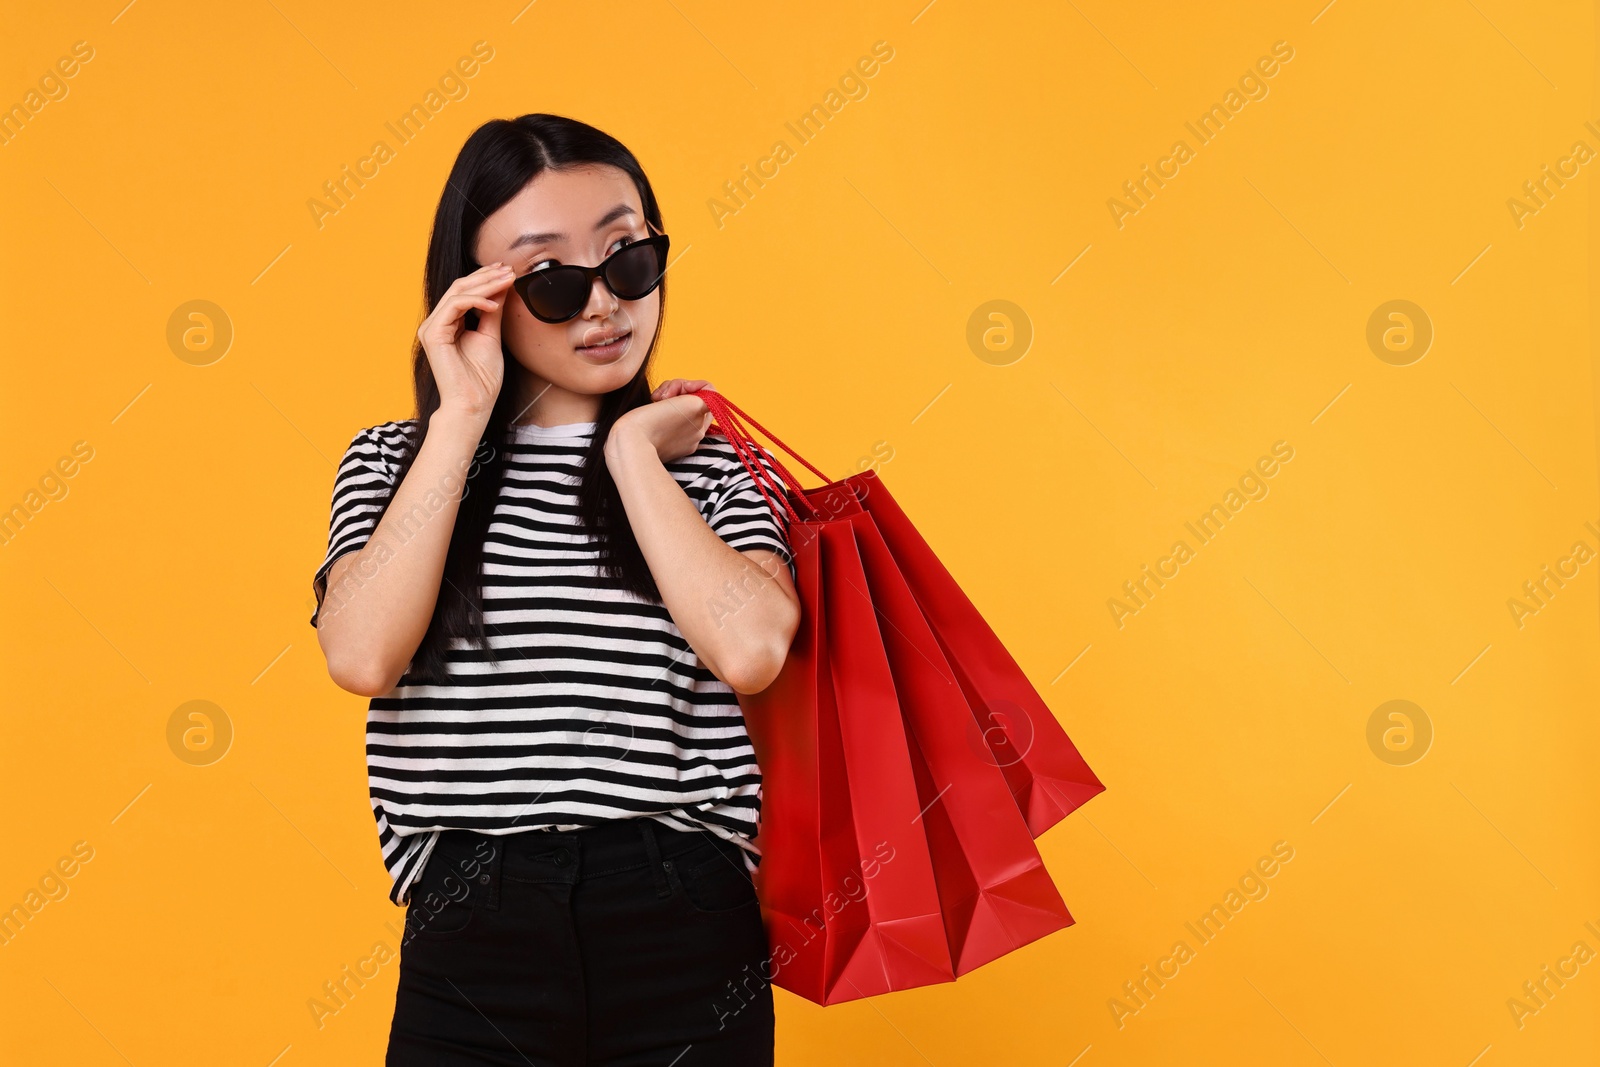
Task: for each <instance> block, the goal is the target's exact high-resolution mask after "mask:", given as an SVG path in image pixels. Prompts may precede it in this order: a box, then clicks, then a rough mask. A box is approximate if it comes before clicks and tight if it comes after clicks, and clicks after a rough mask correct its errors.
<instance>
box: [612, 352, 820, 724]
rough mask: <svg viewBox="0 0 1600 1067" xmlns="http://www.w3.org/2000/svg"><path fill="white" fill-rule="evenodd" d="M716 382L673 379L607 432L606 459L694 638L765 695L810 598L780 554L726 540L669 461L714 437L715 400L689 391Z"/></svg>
mask: <svg viewBox="0 0 1600 1067" xmlns="http://www.w3.org/2000/svg"><path fill="white" fill-rule="evenodd" d="M706 384H707V383H705V382H702V381H690V382H683V381H682V380H681V379H673V380H672V381H670V382H667V383H665V384H663V385H662V386H660V387H659V388H658V389H657V390H656V392H655V393H654V394H653V402H652V403H650V404H646V405H644V406H642V407H638V408H635V409H634V410H632V411H629V412H626V413H625V414H624V415H623V416H622V417H621V418H619V419H618V420H617V422H616V424H615V425H614V426H613V427H612V428H611V434H610V436H609V437H608V438H607V439H606V445H605V459H606V466H607V468H608V469H609V470H610V472H611V478H612V480H613V481H615V482H616V485H617V491H618V493H619V494H620V495H621V497H622V506H623V508H624V509H625V510H626V511H627V513H628V523H629V525H630V526H632V527H633V534H634V537H635V539H636V540H637V541H638V542H639V548H640V550H641V551H642V552H643V553H644V558H645V562H646V563H648V564H649V566H650V573H651V574H652V575H653V576H654V577H655V580H656V587H657V588H658V589H660V591H661V600H662V603H663V604H664V605H665V606H666V609H667V611H668V613H670V614H671V615H672V621H673V622H674V623H675V624H676V625H677V627H678V630H679V632H680V633H682V634H683V637H684V640H686V641H687V642H689V647H690V648H692V649H694V651H695V655H697V656H699V657H700V662H702V663H704V664H705V665H706V668H707V669H708V670H710V671H711V673H712V674H714V675H716V676H717V677H718V678H720V679H722V681H724V682H726V683H727V684H728V686H729V687H730V688H731V689H733V691H734V692H736V693H759V692H760V691H761V690H763V689H765V688H766V687H767V686H768V685H770V684H772V680H773V679H774V678H776V677H777V676H778V672H779V671H780V670H782V669H783V662H784V660H785V659H786V658H787V657H788V654H789V646H790V644H791V642H793V640H794V635H795V631H796V630H797V629H799V626H800V598H799V595H798V594H797V593H796V592H795V588H794V580H793V578H792V577H791V576H790V574H789V567H788V564H786V563H785V562H784V561H783V559H782V557H780V556H779V555H778V553H776V552H774V551H772V550H770V549H756V550H751V551H748V552H741V551H740V550H738V549H736V548H734V547H733V546H732V545H730V544H728V543H727V542H726V541H724V540H723V539H722V538H721V537H719V536H718V535H717V532H716V531H715V530H713V529H712V528H711V526H710V524H709V523H707V521H706V519H705V518H704V517H703V516H702V515H701V514H700V509H699V508H697V507H696V506H695V504H694V501H692V500H690V499H689V496H688V494H687V493H685V492H684V490H683V486H681V485H679V484H678V480H677V479H676V478H674V477H673V476H672V473H671V472H670V471H668V470H667V469H666V467H665V465H664V464H665V463H666V462H669V461H671V460H674V459H678V458H681V457H682V456H686V455H688V454H690V453H691V452H693V451H694V450H695V449H696V448H697V447H698V446H699V444H700V440H701V439H702V438H703V437H704V436H705V431H706V429H707V428H708V427H709V426H710V424H711V413H710V411H709V410H708V409H707V408H706V405H705V401H703V400H701V399H700V398H699V397H697V396H694V395H692V393H691V394H688V395H683V393H684V390H691V389H699V388H701V387H703V386H704V385H706Z"/></svg>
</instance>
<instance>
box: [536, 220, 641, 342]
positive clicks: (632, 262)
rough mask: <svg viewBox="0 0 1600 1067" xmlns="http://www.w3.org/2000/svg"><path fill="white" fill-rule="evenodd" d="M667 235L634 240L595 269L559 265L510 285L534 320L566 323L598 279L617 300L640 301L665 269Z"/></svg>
mask: <svg viewBox="0 0 1600 1067" xmlns="http://www.w3.org/2000/svg"><path fill="white" fill-rule="evenodd" d="M668 243H669V242H668V239H667V235H666V234H664V233H663V234H657V235H656V236H654V237H646V238H644V239H643V240H639V241H633V242H631V243H629V244H628V245H625V246H624V247H622V248H619V249H617V250H616V251H615V252H613V253H611V255H609V256H607V257H606V258H605V259H604V260H603V261H602V262H601V263H600V265H599V266H598V267H579V266H576V265H575V264H570V263H561V264H557V265H556V266H554V267H543V268H541V269H539V270H535V271H530V272H529V273H527V274H524V275H523V276H522V277H520V278H518V279H517V280H516V281H514V282H512V283H511V288H513V289H515V290H516V291H517V295H518V296H520V297H522V302H523V303H524V304H526V305H528V310H529V311H531V312H532V313H533V314H534V317H536V318H538V319H541V320H543V321H544V322H566V321H567V320H568V319H572V318H575V317H577V315H578V313H579V312H581V311H582V310H583V309H584V308H585V307H586V306H588V303H589V290H590V289H592V288H593V287H594V280H595V279H596V278H599V279H601V280H602V281H604V282H605V283H606V288H607V289H610V290H611V292H612V294H613V295H615V296H616V297H617V299H619V300H641V299H643V298H644V297H647V296H649V295H650V294H651V293H652V292H654V291H655V288H656V286H658V285H660V284H661V278H662V276H663V275H664V274H665V273H666V269H667V246H668Z"/></svg>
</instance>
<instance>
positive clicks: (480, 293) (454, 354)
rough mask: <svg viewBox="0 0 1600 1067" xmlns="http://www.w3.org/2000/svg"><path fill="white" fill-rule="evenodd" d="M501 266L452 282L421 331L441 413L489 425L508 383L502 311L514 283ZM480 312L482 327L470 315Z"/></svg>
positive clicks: (419, 337) (418, 331) (483, 268)
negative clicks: (469, 324) (473, 325)
mask: <svg viewBox="0 0 1600 1067" xmlns="http://www.w3.org/2000/svg"><path fill="white" fill-rule="evenodd" d="M513 277H514V276H513V274H512V272H511V268H510V267H507V266H505V265H504V264H503V263H491V264H489V265H488V266H485V267H479V268H478V269H477V270H475V271H473V272H472V273H471V274H466V275H463V276H462V277H460V278H457V279H456V280H455V281H453V282H451V283H450V288H448V289H446V290H445V292H444V296H442V297H440V298H439V303H438V306H437V307H435V308H434V309H433V311H432V312H431V313H430V314H429V315H428V317H427V318H426V319H424V320H423V321H422V325H421V326H419V327H418V328H417V339H418V340H420V341H421V342H422V350H423V351H424V352H425V353H427V356H428V366H430V367H431V368H433V379H434V381H435V382H436V383H438V386H439V408H440V410H441V411H443V410H446V409H449V410H451V411H454V412H457V413H460V414H463V415H467V416H471V417H473V418H482V419H484V420H487V419H488V418H489V412H490V411H492V410H493V409H494V402H495V398H497V397H498V396H499V395H500V387H501V385H502V384H503V381H504V378H505V370H506V368H505V356H504V355H503V354H502V353H501V350H500V322H501V309H502V308H503V307H504V305H505V301H506V294H507V293H508V292H510V286H511V282H512V279H513ZM469 310H476V311H477V312H478V328H477V329H476V330H468V329H467V328H466V314H467V312H468V311H469Z"/></svg>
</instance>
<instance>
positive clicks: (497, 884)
mask: <svg viewBox="0 0 1600 1067" xmlns="http://www.w3.org/2000/svg"><path fill="white" fill-rule="evenodd" d="M667 245H668V240H667V238H666V236H665V235H663V233H662V221H661V214H660V209H659V207H658V206H657V204H656V199H655V195H654V193H653V191H652V190H651V186H650V182H649V181H648V179H647V178H646V177H645V175H644V172H643V170H642V169H641V168H640V166H639V163H638V161H637V160H636V159H635V158H634V156H633V154H632V153H631V152H629V151H628V150H627V149H626V148H625V147H623V145H622V144H621V143H619V142H618V141H616V140H615V139H614V138H612V137H610V136H608V135H606V134H605V133H602V132H601V131H599V130H597V129H594V128H593V127H591V126H587V125H585V124H583V123H581V122H576V121H573V120H571V119H566V118H561V117H558V116H554V115H543V114H535V115H524V116H522V117H521V118H518V119H515V120H510V121H508V120H495V121H492V122H489V123H487V124H485V125H484V126H482V127H481V128H479V129H478V130H477V131H475V132H474V133H473V134H472V136H471V137H470V138H469V139H468V140H467V142H466V144H465V146H464V147H463V148H462V150H461V154H460V156H459V157H458V158H457V160H456V163H455V166H454V167H453V169H452V171H451V173H450V177H449V179H448V180H447V182H446V184H445V190H444V193H443V195H442V197H441V199H440V202H439V207H438V211H437V213H436V214H435V216H434V224H433V233H432V237H431V239H430V242H429V246H428V260H427V279H426V284H427V307H429V308H431V309H432V310H431V312H430V313H429V314H428V316H427V318H426V320H425V321H424V322H423V323H422V326H421V327H420V328H419V329H418V331H417V338H418V343H417V345H416V347H415V349H414V352H413V367H414V369H413V377H414V385H415V391H416V402H417V415H416V417H415V418H412V419H406V420H403V421H398V422H388V423H383V424H381V425H378V426H373V427H369V428H367V429H364V430H362V431H361V432H360V433H358V434H357V435H356V436H355V439H354V440H353V441H352V442H351V444H350V448H349V450H348V451H347V452H346V453H345V456H344V460H343V462H342V463H341V464H340V467H339V471H338V474H337V476H336V479H335V486H334V493H333V509H332V517H331V520H330V528H329V536H328V552H327V558H326V559H325V560H324V562H323V564H322V566H321V567H320V568H319V569H318V571H317V574H316V578H315V580H314V588H315V591H316V596H317V605H318V608H317V613H316V614H313V616H312V619H311V621H312V624H313V625H315V626H316V627H317V636H318V640H319V642H320V643H321V645H322V649H323V652H324V654H325V655H326V657H327V661H328V671H329V674H330V675H331V676H332V678H333V680H334V681H335V682H336V683H338V684H339V686H341V687H342V688H344V689H347V690H349V691H351V692H354V693H359V694H362V695H364V696H369V697H371V698H372V701H371V705H370V710H369V711H368V715H367V763H368V775H369V783H370V791H371V799H372V807H373V813H374V815H375V816H376V819H377V824H378V827H377V828H378V836H379V842H380V844H381V846H382V850H383V858H384V863H385V866H386V867H387V868H388V871H389V874H390V876H391V878H392V880H393V887H392V890H391V894H390V899H391V900H392V901H394V902H395V903H396V904H405V905H407V912H406V934H405V937H404V938H403V940H402V948H401V954H400V974H399V990H398V993H397V997H396V1004H395V1012H394V1020H393V1024H392V1028H391V1032H390V1038H389V1048H388V1059H387V1063H389V1064H391V1065H396V1064H405V1065H409V1064H428V1065H429V1067H432V1065H435V1064H491V1063H492V1064H516V1065H526V1064H530V1063H531V1064H537V1065H540V1067H543V1065H546V1064H562V1065H565V1064H623V1063H626V1064H660V1065H662V1067H666V1065H668V1064H672V1065H674V1067H693V1065H697V1064H740V1065H748V1064H761V1063H771V1062H772V1058H773V1016H772V994H771V989H770V987H769V986H767V985H766V984H765V983H763V982H761V981H760V980H759V977H760V975H762V974H763V973H770V967H768V966H767V943H766V936H765V932H764V929H763V925H762V919H761V914H760V906H759V904H758V902H757V900H756V897H755V892H754V888H753V885H752V882H751V877H750V872H751V871H753V870H754V868H755V865H756V863H757V862H758V856H757V855H756V854H755V846H754V845H753V843H752V840H751V839H752V838H753V837H754V836H755V831H756V819H757V816H758V813H759V806H760V796H761V792H760V784H761V776H760V771H759V768H758V766H757V764H756V761H755V756H754V752H753V750H752V749H751V746H750V742H749V737H748V735H747V734H746V733H745V728H744V720H743V717H742V715H741V713H740V709H739V706H738V703H737V695H736V694H738V693H751V692H758V691H760V690H761V689H764V688H765V687H766V686H767V685H768V684H769V683H770V682H771V681H772V680H773V678H774V677H776V675H777V673H778V671H779V670H780V668H781V667H782V665H783V662H784V659H785V656H786V654H787V651H788V649H789V645H790V642H791V640H792V639H793V637H794V633H795V630H796V628H797V627H798V624H799V616H800V608H799V600H798V598H797V596H796V594H795V590H794V582H793V578H794V570H793V562H792V557H791V555H790V551H789V544H788V541H787V530H786V528H785V527H784V526H783V525H782V520H781V518H779V517H777V516H775V515H774V513H773V511H772V509H771V508H769V506H768V505H767V503H766V502H765V500H764V499H763V497H762V495H761V492H760V491H759V490H758V489H757V488H756V485H755V482H754V480H753V479H752V478H751V477H750V475H749V474H748V472H747V471H746V470H745V468H744V467H743V466H742V465H741V463H740V462H739V460H738V458H737V456H736V454H735V452H734V450H733V448H732V446H731V445H729V444H728V442H727V441H726V440H725V439H724V438H720V437H710V438H708V437H706V436H705V433H706V431H707V429H708V427H709V425H710V422H711V417H710V414H709V413H708V411H707V409H706V405H705V403H704V402H703V401H702V400H701V399H699V397H697V396H696V395H695V393H696V392H697V391H698V390H700V389H701V388H704V387H706V386H707V384H708V383H706V382H704V381H698V380H695V381H683V380H680V379H674V380H672V381H669V382H667V383H665V384H663V385H661V386H659V387H658V388H656V389H655V390H654V391H651V389H650V385H649V369H650V356H651V354H652V352H653V351H654V349H655V342H656V339H657V337H659V335H660V328H661V317H662V307H663V303H664V300H665V293H666V285H665V282H664V280H663V278H662V275H663V273H664V271H665V267H666V262H667V259H666V249H667ZM580 268H581V269H580ZM760 458H761V460H762V461H763V462H766V463H769V464H770V462H771V457H770V454H763V455H762V456H761V457H760Z"/></svg>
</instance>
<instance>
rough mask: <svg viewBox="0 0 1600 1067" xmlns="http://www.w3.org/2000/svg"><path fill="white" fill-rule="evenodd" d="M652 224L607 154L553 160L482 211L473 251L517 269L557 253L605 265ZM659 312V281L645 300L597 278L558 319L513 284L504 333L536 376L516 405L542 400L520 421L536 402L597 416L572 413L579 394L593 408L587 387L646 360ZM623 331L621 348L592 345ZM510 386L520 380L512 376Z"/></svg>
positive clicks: (622, 378) (594, 389) (616, 383)
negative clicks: (543, 315)
mask: <svg viewBox="0 0 1600 1067" xmlns="http://www.w3.org/2000/svg"><path fill="white" fill-rule="evenodd" d="M651 233H652V231H651V230H650V229H649V227H648V226H647V225H646V224H645V217H644V213H643V211H642V209H641V204H640V201H639V192H638V190H637V189H636V188H634V184H633V181H632V180H631V179H630V178H629V177H628V176H627V174H626V173H624V172H623V171H621V170H619V169H618V168H616V167H612V166H607V165H600V164H597V165H591V166H582V167H573V168H569V169H565V170H546V171H544V172H543V173H541V174H540V175H539V176H538V177H536V178H534V179H533V181H531V182H529V183H528V184H527V185H526V186H524V187H523V189H522V191H521V192H519V193H517V195H516V196H514V197H512V198H511V199H510V200H508V201H507V202H506V203H505V204H504V205H502V206H501V207H500V209H499V210H498V211H496V212H495V213H494V214H492V215H490V216H489V217H488V218H486V219H484V221H483V225H482V226H481V227H479V229H478V235H477V241H476V245H475V248H474V250H473V254H474V255H475V257H476V258H477V261H478V262H479V263H480V264H488V263H493V262H495V261H496V260H500V261H502V262H504V263H506V264H507V265H509V266H510V267H511V269H512V271H513V272H514V273H515V274H516V276H517V277H519V278H520V277H521V276H522V275H524V274H527V273H528V272H530V271H532V270H535V269H540V268H541V267H542V266H554V265H555V264H557V263H568V264H576V265H578V266H584V267H593V266H598V265H599V264H600V262H601V261H602V260H604V259H605V258H606V257H607V256H609V255H610V254H611V253H613V252H615V251H616V250H617V249H619V248H621V247H623V246H624V245H625V244H627V243H628V242H630V241H640V240H643V239H645V238H646V237H649V236H651ZM660 318H661V289H660V287H659V286H658V287H657V288H656V289H654V290H653V291H652V292H650V293H649V294H648V295H647V296H645V297H644V299H642V300H620V299H618V298H617V296H616V295H615V294H613V293H612V292H611V290H610V289H608V288H606V284H605V282H604V281H602V280H601V279H599V278H596V279H595V280H594V283H593V285H592V286H591V287H590V289H589V302H588V303H587V304H586V305H585V306H584V309H583V310H582V311H581V312H579V313H578V315H577V317H576V318H573V319H569V320H568V321H566V322H559V323H550V322H545V321H544V320H542V319H539V318H536V317H535V316H534V315H533V313H532V312H530V311H529V310H528V305H526V304H524V303H523V302H522V297H520V296H518V295H517V292H516V290H514V289H511V288H508V289H506V291H505V304H504V305H503V308H502V312H501V326H500V335H501V339H502V340H503V341H504V343H505V345H506V348H507V349H509V350H510V352H511V354H512V355H513V356H514V357H516V360H517V363H518V364H520V365H521V366H522V367H523V369H524V370H526V371H527V373H528V378H529V380H528V381H527V382H526V384H525V387H524V389H525V392H524V395H523V398H522V400H521V403H519V405H518V407H519V408H520V407H522V406H524V405H527V404H529V403H531V402H534V401H537V404H536V405H535V406H534V407H532V408H530V410H527V411H521V412H514V421H516V422H528V421H531V416H532V414H533V413H534V412H536V411H537V412H541V413H558V414H560V413H564V417H570V418H572V419H573V421H586V420H587V419H592V418H593V416H592V415H588V416H583V417H581V418H580V417H578V416H577V415H572V414H571V413H572V412H573V411H575V410H578V409H577V408H574V405H573V401H577V403H578V405H579V408H581V407H582V406H584V405H585V404H588V406H589V407H591V408H592V404H589V403H588V401H587V400H586V398H587V397H595V396H599V395H600V394H602V393H609V392H611V391H612V390H614V389H618V388H620V387H622V386H623V385H626V384H627V383H628V381H629V379H631V378H632V377H633V376H634V374H636V373H637V372H638V370H639V365H640V364H641V363H643V362H644V359H645V356H646V355H647V354H648V349H649V347H650V340H651V338H653V337H654V336H655V332H656V324H657V322H659V321H660ZM619 334H625V335H626V336H625V337H624V338H623V340H622V343H621V346H620V348H618V347H617V346H615V345H613V346H610V347H606V348H595V347H594V346H595V342H599V341H605V340H608V339H610V338H613V337H615V336H616V335H619ZM586 348H593V351H586ZM506 387H507V388H512V387H514V383H513V382H511V381H510V380H509V379H508V380H507V382H506ZM568 394H576V395H568ZM546 421H547V422H548V420H546Z"/></svg>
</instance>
